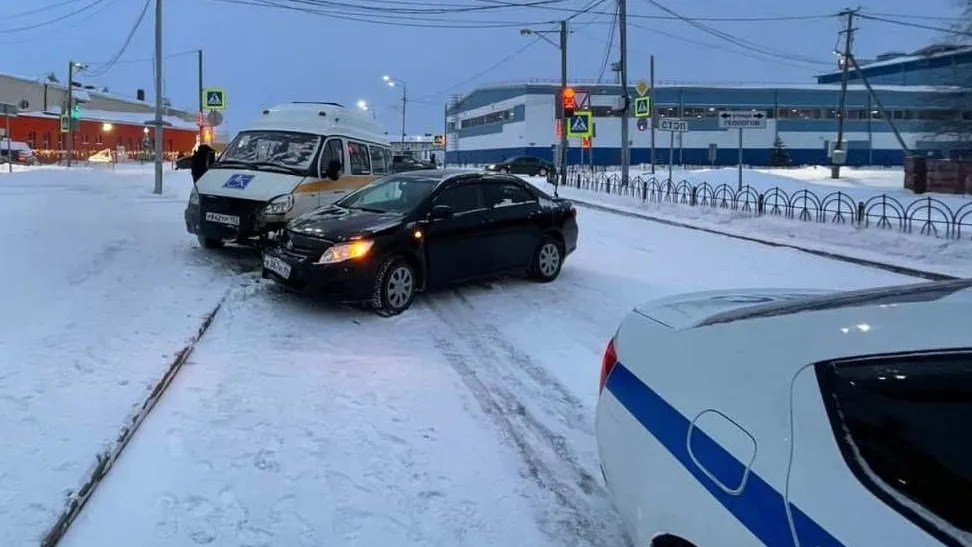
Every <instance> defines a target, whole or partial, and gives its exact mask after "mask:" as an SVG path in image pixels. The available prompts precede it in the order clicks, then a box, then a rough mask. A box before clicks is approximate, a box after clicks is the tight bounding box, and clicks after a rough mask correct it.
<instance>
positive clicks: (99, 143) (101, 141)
mask: <svg viewBox="0 0 972 547" xmlns="http://www.w3.org/2000/svg"><path fill="white" fill-rule="evenodd" d="M103 142H104V140H103V138H102V136H101V133H98V138H97V139H96V140H95V144H97V145H101V144H102V143H103Z"/></svg>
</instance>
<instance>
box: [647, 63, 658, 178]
mask: <svg viewBox="0 0 972 547" xmlns="http://www.w3.org/2000/svg"><path fill="white" fill-rule="evenodd" d="M648 80H649V81H650V82H651V95H649V97H651V98H650V99H649V100H650V101H651V118H650V119H649V121H650V122H651V174H652V176H654V175H655V127H656V126H657V125H658V122H657V117H656V115H655V56H654V55H652V56H651V57H649V65H648Z"/></svg>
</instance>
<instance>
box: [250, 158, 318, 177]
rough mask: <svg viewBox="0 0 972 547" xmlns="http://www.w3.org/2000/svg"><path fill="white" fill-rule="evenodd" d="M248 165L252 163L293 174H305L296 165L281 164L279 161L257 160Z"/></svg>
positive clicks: (254, 165)
mask: <svg viewBox="0 0 972 547" xmlns="http://www.w3.org/2000/svg"><path fill="white" fill-rule="evenodd" d="M249 165H252V166H253V167H270V168H273V169H280V170H282V171H285V172H287V173H293V174H294V175H303V174H305V171H304V170H302V169H298V168H296V167H289V166H287V165H281V164H279V163H274V162H272V161H258V162H254V163H251V164H249Z"/></svg>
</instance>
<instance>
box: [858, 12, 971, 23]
mask: <svg viewBox="0 0 972 547" xmlns="http://www.w3.org/2000/svg"><path fill="white" fill-rule="evenodd" d="M864 13H865V14H867V15H875V16H878V17H893V18H895V19H924V20H926V21H945V22H951V23H959V22H961V21H962V18H961V17H945V16H941V15H906V14H903V13H881V12H876V11H867V12H864ZM858 15H861V14H860V13H858Z"/></svg>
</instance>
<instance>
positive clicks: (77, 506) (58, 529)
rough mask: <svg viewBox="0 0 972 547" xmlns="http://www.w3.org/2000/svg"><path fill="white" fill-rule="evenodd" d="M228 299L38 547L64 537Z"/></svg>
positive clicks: (184, 349)
mask: <svg viewBox="0 0 972 547" xmlns="http://www.w3.org/2000/svg"><path fill="white" fill-rule="evenodd" d="M228 296H229V293H227V295H225V296H223V298H221V299H220V301H219V302H218V303H217V304H216V306H215V307H214V308H213V309H212V310H210V312H209V313H207V314H206V315H205V316H204V317H203V320H202V323H201V324H200V326H199V328H198V329H197V331H196V334H195V335H193V336H192V338H190V339H189V342H188V343H186V345H185V346H183V347H182V349H180V350H179V353H177V354H176V356H175V358H174V359H173V360H172V362H171V363H169V366H168V367H167V368H166V371H165V374H163V375H162V378H161V379H160V380H159V381H158V382H157V383H156V384H155V386H154V387H153V388H152V391H151V393H149V396H148V397H147V398H146V399H145V401H143V402H142V405H141V406H140V407H139V408H138V410H137V411H136V412H135V413H134V414H133V415H132V416H131V417H130V418H129V419H128V423H127V424H126V425H125V426H124V427H122V429H121V431H119V432H118V436H117V437H116V438H115V442H114V443H113V445H112V446H110V447H108V448H107V449H106V450H105V451H103V452H101V453H100V454H98V455H97V456H96V463H95V465H94V467H93V468H92V470H91V471H90V473H89V474H88V477H87V479H86V480H85V481H84V483H83V484H82V485H81V488H80V489H78V491H77V492H75V493H74V494H73V495H72V496H71V497H70V498H69V500H68V503H67V507H65V509H64V511H63V512H62V513H61V515H60V516H59V517H58V519H57V521H56V522H55V523H54V526H52V527H51V529H50V531H49V532H48V533H47V534H46V535H45V536H44V539H43V541H41V544H40V545H41V547H54V546H55V545H57V544H58V542H59V541H61V539H63V537H64V535H65V534H66V533H67V531H68V528H69V527H70V526H71V523H73V522H74V519H76V518H77V516H78V514H80V513H81V510H82V509H83V508H84V506H85V504H86V503H87V502H88V500H89V499H90V498H91V495H92V494H94V491H95V489H96V488H97V487H98V485H99V484H100V483H101V481H102V479H104V477H105V476H106V475H107V474H108V470H109V469H111V466H112V464H113V463H114V462H115V460H117V459H118V457H119V456H120V455H121V453H122V451H123V450H125V447H126V446H128V443H129V441H131V440H132V437H134V436H135V432H136V431H138V428H139V426H141V425H142V422H143V421H145V418H146V417H147V416H148V415H149V413H151V412H152V409H153V408H155V405H156V403H158V402H159V399H161V398H162V395H163V394H164V393H165V390H166V389H167V388H168V387H169V384H171V383H172V380H173V379H175V377H176V374H178V373H179V370H181V369H182V365H184V364H185V363H186V361H188V360H189V356H190V355H191V354H192V351H193V349H194V348H195V347H196V344H197V343H199V340H200V339H201V338H202V337H203V335H204V334H206V331H207V330H209V327H210V325H212V323H213V320H214V319H215V318H216V314H217V313H219V310H220V309H221V308H222V307H223V303H224V302H226V299H227V298H228Z"/></svg>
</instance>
